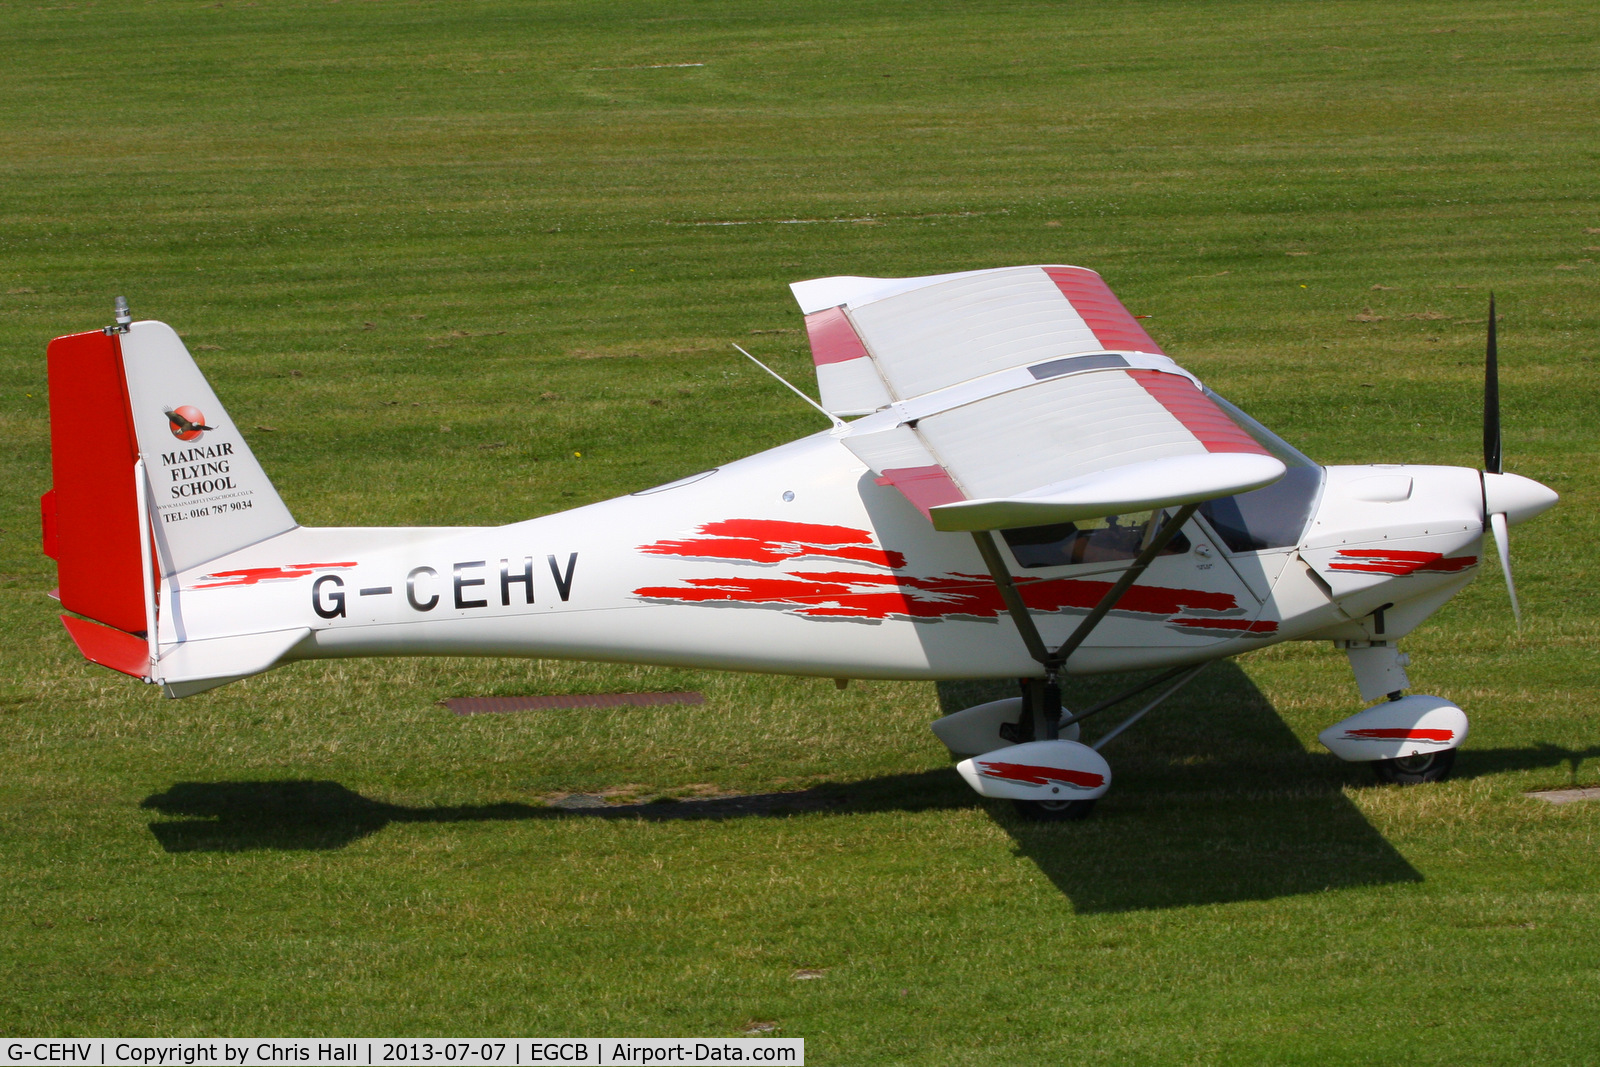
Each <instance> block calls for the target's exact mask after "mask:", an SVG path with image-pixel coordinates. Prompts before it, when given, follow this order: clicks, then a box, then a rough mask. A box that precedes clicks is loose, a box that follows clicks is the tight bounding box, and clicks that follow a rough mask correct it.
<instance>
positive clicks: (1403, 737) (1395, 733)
mask: <svg viewBox="0 0 1600 1067" xmlns="http://www.w3.org/2000/svg"><path fill="white" fill-rule="evenodd" d="M1344 736H1345V739H1346V740H1348V741H1452V740H1454V739H1455V736H1456V735H1455V731H1454V730H1424V729H1418V728H1415V727H1411V728H1407V727H1403V726H1400V727H1384V728H1377V727H1374V728H1369V729H1366V730H1346V731H1345V732H1344Z"/></svg>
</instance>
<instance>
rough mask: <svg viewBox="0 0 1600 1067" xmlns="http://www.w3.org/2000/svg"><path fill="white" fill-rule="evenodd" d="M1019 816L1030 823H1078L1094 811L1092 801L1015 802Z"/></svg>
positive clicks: (1013, 802)
mask: <svg viewBox="0 0 1600 1067" xmlns="http://www.w3.org/2000/svg"><path fill="white" fill-rule="evenodd" d="M1011 803H1012V804H1014V805H1015V806H1016V809H1017V814H1018V815H1020V816H1022V818H1024V819H1026V820H1027V821H1028V822H1077V821H1078V820H1079V819H1087V818H1088V817H1089V813H1090V812H1092V811H1094V801H1092V800H1013V801H1012V802H1011Z"/></svg>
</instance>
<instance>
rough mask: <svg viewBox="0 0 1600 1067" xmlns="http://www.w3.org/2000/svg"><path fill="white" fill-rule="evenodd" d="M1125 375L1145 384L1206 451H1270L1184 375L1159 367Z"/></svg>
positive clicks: (1267, 454)
mask: <svg viewBox="0 0 1600 1067" xmlns="http://www.w3.org/2000/svg"><path fill="white" fill-rule="evenodd" d="M1127 374H1128V377H1130V378H1132V379H1133V380H1134V381H1136V382H1138V383H1139V384H1140V385H1142V386H1144V388H1145V391H1146V392H1147V393H1149V394H1150V395H1151V396H1153V397H1155V398H1156V401H1157V402H1158V403H1160V405H1161V406H1162V407H1164V408H1166V409H1167V410H1168V411H1169V412H1171V413H1172V417H1173V418H1175V419H1177V420H1178V421H1179V422H1181V423H1183V426H1184V429H1186V430H1188V431H1189V432H1190V433H1192V434H1194V435H1195V437H1196V438H1197V439H1199V441H1200V443H1201V444H1202V445H1205V447H1206V451H1207V452H1249V453H1254V454H1256V455H1261V456H1270V455H1271V454H1272V453H1270V452H1268V451H1267V450H1266V449H1265V448H1262V447H1261V445H1260V444H1259V443H1258V442H1257V441H1256V439H1255V438H1254V437H1251V436H1250V435H1249V434H1247V433H1245V432H1244V431H1243V430H1241V429H1240V428H1239V426H1238V424H1237V423H1235V422H1234V421H1233V420H1232V419H1230V418H1228V416H1227V415H1224V414H1223V413H1222V409H1221V408H1219V407H1217V405H1215V404H1213V403H1212V402H1211V398H1210V397H1208V396H1206V395H1205V394H1204V393H1202V392H1201V391H1200V390H1199V389H1196V388H1195V385H1194V383H1193V382H1191V381H1190V380H1189V379H1188V378H1185V377H1184V376H1183V375H1181V374H1167V373H1166V372H1164V371H1158V370H1130V371H1128V372H1127Z"/></svg>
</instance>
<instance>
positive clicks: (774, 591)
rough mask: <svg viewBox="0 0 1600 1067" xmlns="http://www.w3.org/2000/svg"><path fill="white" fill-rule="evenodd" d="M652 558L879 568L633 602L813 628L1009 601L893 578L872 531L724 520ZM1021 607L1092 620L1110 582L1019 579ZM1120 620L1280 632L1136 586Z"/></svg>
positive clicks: (893, 567)
mask: <svg viewBox="0 0 1600 1067" xmlns="http://www.w3.org/2000/svg"><path fill="white" fill-rule="evenodd" d="M638 550H639V551H640V552H644V553H648V554H650V555H656V556H674V557H677V558H679V559H685V560H696V561H704V562H716V563H737V564H745V565H755V566H762V567H769V568H770V567H776V566H779V565H781V564H786V563H792V562H795V561H803V560H816V561H819V562H822V561H832V560H841V561H849V562H852V563H864V564H867V565H869V566H874V567H879V568H882V572H874V571H860V570H848V571H847V570H794V571H788V570H786V571H783V572H782V573H781V574H779V575H773V576H768V575H760V574H729V575H723V576H717V577H706V578H685V579H683V584H681V585H675V586H644V587H642V588H639V589H635V590H634V591H633V595H634V596H636V597H638V598H639V599H641V600H646V601H650V602H652V603H658V604H660V603H669V604H701V605H706V606H725V607H756V608H768V609H772V610H777V611H783V612H786V613H789V614H792V615H800V616H804V617H806V618H812V619H850V620H855V621H858V622H874V623H876V622H883V621H884V620H887V619H910V620H915V621H931V622H937V621H939V620H941V619H997V618H999V617H1000V616H1001V615H1002V614H1004V613H1005V610H1006V606H1005V601H1004V600H1002V599H1001V596H1000V591H999V590H998V589H997V588H996V587H995V584H994V582H993V580H992V579H991V578H990V577H989V576H988V575H986V574H963V573H959V572H948V573H945V574H941V575H932V576H926V577H921V576H916V575H909V574H899V573H893V572H896V571H899V570H901V569H902V568H904V567H905V566H906V558H905V556H904V555H903V554H902V553H899V552H896V551H894V550H892V549H885V548H883V547H881V546H879V545H877V544H875V543H874V542H873V537H872V534H871V533H870V532H869V531H867V530H857V529H853V528H851V527H848V526H826V525H821V524H817V523H805V522H785V521H782V520H778V519H724V520H722V521H720V522H709V523H706V524H705V525H703V526H701V527H699V528H698V529H697V530H696V532H695V534H694V535H693V536H690V537H684V538H677V539H666V540H661V541H655V542H652V543H651V544H648V545H640V546H639V549H638ZM1015 581H1016V586H1017V590H1018V592H1020V593H1021V594H1022V599H1023V601H1024V602H1025V603H1026V604H1027V605H1028V607H1029V608H1031V609H1032V610H1034V611H1040V612H1059V613H1066V614H1086V613H1087V612H1088V611H1090V610H1091V609H1092V608H1093V607H1094V606H1095V605H1096V604H1097V603H1099V602H1100V599H1101V598H1102V597H1104V596H1105V594H1106V591H1107V590H1109V589H1110V588H1111V585H1112V583H1111V582H1109V581H1099V580H1096V579H1088V578H1032V577H1018V578H1016V579H1015ZM1114 614H1117V615H1122V616H1125V617H1131V618H1143V619H1152V618H1160V619H1162V620H1164V621H1165V622H1166V624H1167V625H1168V626H1169V627H1171V628H1172V629H1175V630H1179V631H1183V632H1188V633H1232V634H1237V635H1239V636H1246V637H1248V636H1256V635H1260V636H1263V637H1264V636H1266V635H1268V634H1271V633H1273V632H1274V631H1275V630H1277V628H1278V624H1277V623H1276V622H1274V621H1272V620H1269V619H1261V620H1251V619H1249V618H1247V617H1245V616H1246V610H1245V609H1244V608H1243V607H1241V606H1240V605H1239V602H1238V601H1237V600H1236V599H1235V598H1234V597H1233V596H1232V594H1229V593H1215V592H1207V591H1205V590H1200V589H1172V588H1168V587H1165V586H1155V585H1148V586H1146V585H1137V586H1134V587H1133V588H1131V589H1129V590H1128V591H1127V593H1126V595H1124V596H1123V598H1122V599H1121V601H1119V602H1118V605H1117V608H1116V610H1115V612H1114Z"/></svg>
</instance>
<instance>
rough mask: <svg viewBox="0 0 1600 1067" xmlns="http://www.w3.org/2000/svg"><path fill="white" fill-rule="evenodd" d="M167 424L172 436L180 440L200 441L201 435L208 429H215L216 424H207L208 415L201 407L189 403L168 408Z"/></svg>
mask: <svg viewBox="0 0 1600 1067" xmlns="http://www.w3.org/2000/svg"><path fill="white" fill-rule="evenodd" d="M166 415H167V426H168V428H169V429H170V430H171V431H172V436H174V437H176V438H177V439H178V440H180V441H198V440H199V439H200V435H201V434H202V433H204V432H205V431H206V430H214V429H216V427H215V426H207V425H206V424H205V422H206V417H205V416H204V415H203V414H201V413H200V409H199V408H197V407H192V406H190V405H188V404H185V405H183V407H181V408H168V409H167V410H166Z"/></svg>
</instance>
